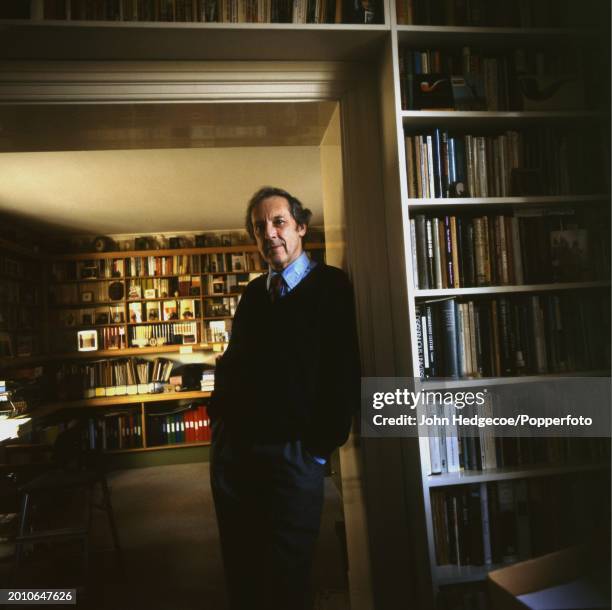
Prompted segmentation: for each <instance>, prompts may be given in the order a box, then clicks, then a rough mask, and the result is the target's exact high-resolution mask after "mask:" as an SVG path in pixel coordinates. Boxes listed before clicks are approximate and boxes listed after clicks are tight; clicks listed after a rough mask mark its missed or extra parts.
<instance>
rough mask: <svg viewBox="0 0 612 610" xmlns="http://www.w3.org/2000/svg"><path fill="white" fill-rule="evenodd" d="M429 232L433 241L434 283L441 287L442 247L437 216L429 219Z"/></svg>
mask: <svg viewBox="0 0 612 610" xmlns="http://www.w3.org/2000/svg"><path fill="white" fill-rule="evenodd" d="M431 234H432V242H433V266H434V279H435V282H434V285H435V287H436V288H443V283H442V275H443V272H445V270H444V269H443V267H442V254H441V251H442V248H441V246H440V221H439V219H438V218H433V219H432V220H431Z"/></svg>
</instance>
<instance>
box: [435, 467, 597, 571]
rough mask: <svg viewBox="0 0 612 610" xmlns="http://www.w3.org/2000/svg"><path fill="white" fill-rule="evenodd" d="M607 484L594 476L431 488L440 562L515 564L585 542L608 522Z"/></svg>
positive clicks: (567, 476)
mask: <svg viewBox="0 0 612 610" xmlns="http://www.w3.org/2000/svg"><path fill="white" fill-rule="evenodd" d="M606 484H607V477H605V478H604V477H602V476H600V475H598V473H596V472H593V473H581V474H580V476H578V477H572V476H571V475H565V476H554V477H542V478H531V479H527V480H524V479H519V480H502V481H496V482H490V483H478V484H471V485H461V486H454V487H441V488H434V489H431V492H430V493H431V512H432V519H433V526H434V541H435V553H436V562H437V564H438V565H449V564H450V565H459V566H467V565H491V564H498V563H514V562H516V561H519V560H524V559H528V558H530V557H532V556H538V555H543V554H545V553H549V552H552V551H554V550H557V549H559V548H562V547H563V546H568V545H570V544H572V543H576V542H580V541H581V540H584V538H585V537H587V536H588V533H589V531H591V532H592V531H593V530H595V528H596V527H597V526H598V525H603V524H605V523H606V522H607V510H609V502H608V503H607V504H608V506H607V507H606V506H605V505H606V503H605V502H601V498H600V494H599V493H598V491H599V489H601V486H605V485H606ZM591 485H592V487H591ZM551 506H554V507H555V510H553V511H551V510H550V507H551Z"/></svg>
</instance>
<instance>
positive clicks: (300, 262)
mask: <svg viewBox="0 0 612 610" xmlns="http://www.w3.org/2000/svg"><path fill="white" fill-rule="evenodd" d="M316 266H317V262H316V261H313V260H310V259H309V258H308V256H307V254H306V252H302V254H300V255H299V256H298V257H297V258H296V259H295V260H294V261H293V262H292V263H291V264H290V265H287V266H286V267H285V268H284V269H283V270H282V271H281V275H282V276H283V280H284V282H283V284H282V285H281V286H282V287H281V294H280V296H281V297H284V296H285V295H286V294H288V293H289V292H291V291H292V290H293V289H294V288H295V287H296V286H297V285H298V284H299V283H300V282H301V281H302V280H303V279H304V278H305V277H306V276H307V275H308V274H309V273H310V272H311V271H312V270H313V269H314V268H315V267H316ZM277 273H278V272H277V271H273V270H272V269H270V271H268V277H267V278H266V288H267V289H268V290H270V282H271V281H272V278H273V277H274V276H275V275H277ZM312 457H313V458H314V459H315V460H316V461H317V462H319V464H325V463H326V461H327V460H326V459H325V458H322V457H319V456H317V455H313V456H312Z"/></svg>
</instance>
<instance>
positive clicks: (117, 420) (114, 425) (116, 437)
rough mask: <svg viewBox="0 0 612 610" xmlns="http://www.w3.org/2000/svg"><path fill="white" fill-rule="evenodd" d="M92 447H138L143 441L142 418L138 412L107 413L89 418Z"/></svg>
mask: <svg viewBox="0 0 612 610" xmlns="http://www.w3.org/2000/svg"><path fill="white" fill-rule="evenodd" d="M86 429H87V444H88V446H89V448H90V449H101V450H103V451H106V450H109V449H110V450H112V449H137V448H140V447H142V446H143V443H142V418H141V416H140V415H139V414H138V413H134V412H121V413H105V414H104V415H103V416H101V417H90V418H89V419H88V420H87V428H86Z"/></svg>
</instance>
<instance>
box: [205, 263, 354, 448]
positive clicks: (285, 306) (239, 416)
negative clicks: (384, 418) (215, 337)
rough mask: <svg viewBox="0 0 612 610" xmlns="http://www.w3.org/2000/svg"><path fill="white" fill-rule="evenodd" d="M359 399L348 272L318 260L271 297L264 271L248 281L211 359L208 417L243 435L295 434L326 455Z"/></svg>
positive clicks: (276, 438) (256, 438) (343, 433)
mask: <svg viewBox="0 0 612 610" xmlns="http://www.w3.org/2000/svg"><path fill="white" fill-rule="evenodd" d="M359 400H360V367H359V349H358V343H357V332H356V325H355V310H354V304H353V292H352V289H351V285H350V283H349V280H348V278H347V276H346V274H345V273H344V272H343V271H341V270H340V269H336V268H335V267H330V266H328V265H323V264H319V265H317V266H316V267H315V268H314V269H313V270H312V271H311V272H310V273H309V274H308V275H307V276H306V277H305V278H304V279H303V280H302V281H301V282H300V283H299V284H298V285H297V286H296V287H295V288H294V289H293V290H292V291H291V292H289V293H288V294H287V295H286V296H284V297H282V298H281V299H277V300H276V301H275V302H274V303H271V301H270V297H269V295H268V292H267V290H266V276H265V275H262V276H260V277H258V278H257V279H255V280H253V281H252V282H250V283H249V285H248V286H247V288H246V290H245V292H244V294H243V296H242V298H241V300H240V303H239V305H238V309H237V311H236V315H235V317H234V321H233V325H232V336H231V340H230V343H229V346H228V349H227V351H226V352H225V354H224V355H223V357H222V358H221V359H220V360H219V361H218V363H217V370H216V373H215V392H214V394H213V398H212V401H211V406H210V409H209V413H210V415H211V417H212V418H213V419H214V418H216V417H220V418H222V419H223V421H224V423H225V425H226V428H227V429H228V432H229V433H230V434H231V435H232V436H233V437H234V438H238V439H241V440H243V441H244V442H254V443H260V442H264V443H265V442H283V441H289V440H297V439H299V440H301V441H303V443H304V445H305V446H306V447H307V448H308V450H309V451H310V452H311V453H313V454H314V455H321V456H328V455H329V454H330V453H331V452H332V451H333V450H334V449H335V448H336V447H338V446H339V445H341V444H342V443H344V442H345V441H346V439H347V436H348V433H349V428H350V425H351V416H352V415H353V413H355V412H356V411H357V410H358V408H359Z"/></svg>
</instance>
